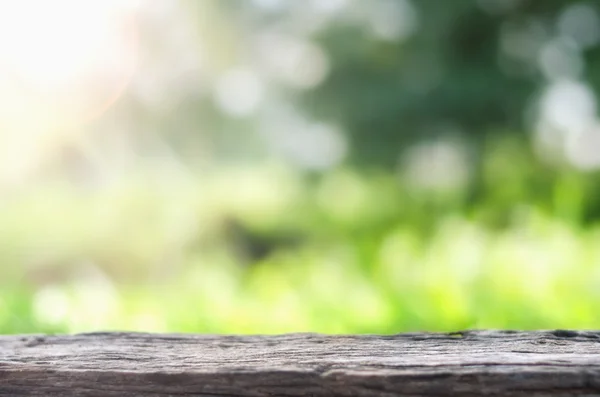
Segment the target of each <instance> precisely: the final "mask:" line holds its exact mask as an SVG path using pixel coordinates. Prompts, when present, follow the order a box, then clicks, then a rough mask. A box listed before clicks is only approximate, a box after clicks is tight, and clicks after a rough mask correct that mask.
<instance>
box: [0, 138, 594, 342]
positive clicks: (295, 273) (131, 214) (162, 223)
mask: <svg viewBox="0 0 600 397" xmlns="http://www.w3.org/2000/svg"><path fill="white" fill-rule="evenodd" d="M504 149H505V150H503V147H502V146H500V147H495V148H494V150H493V152H491V153H488V154H487V156H486V157H485V162H486V163H485V164H484V168H483V173H482V178H483V180H481V181H479V187H478V189H479V190H478V192H477V194H475V196H473V195H472V194H469V192H468V187H464V186H461V187H456V188H455V189H452V188H447V187H445V188H444V189H438V190H435V189H431V188H424V189H420V188H419V187H418V186H413V185H411V183H410V182H409V181H407V180H405V179H404V178H403V176H402V174H399V175H397V174H385V173H381V172H369V171H367V170H362V171H357V170H353V169H349V168H343V169H339V170H335V171H331V172H330V173H328V174H326V175H324V176H323V177H318V178H315V177H303V176H301V175H300V174H298V173H295V172H293V171H292V170H289V169H286V168H285V167H281V166H277V165H273V164H265V165H257V166H255V167H251V168H229V169H220V170H219V171H218V172H216V173H213V174H210V175H206V174H204V175H203V176H201V177H200V176H198V175H192V174H190V175H180V174H177V175H164V172H163V171H161V172H160V173H157V172H153V171H149V170H146V171H145V172H143V173H142V172H140V173H137V174H135V175H130V176H128V177H127V178H124V179H122V180H120V181H118V182H115V183H113V184H112V185H110V186H108V187H106V186H105V187H102V188H101V189H98V190H93V189H92V190H86V189H82V188H77V187H74V186H73V185H70V184H67V183H65V182H64V181H60V180H58V181H55V182H48V183H47V184H45V185H36V186H35V187H33V188H31V189H30V190H26V191H21V192H18V193H16V194H14V195H13V196H5V197H3V198H2V200H1V201H0V225H2V227H1V228H0V241H2V247H0V263H2V264H3V266H2V267H1V268H0V278H1V282H2V293H1V295H0V332H1V333H26V332H77V331H90V330H100V329H102V330H106V329H109V330H116V329H121V330H143V331H174V332H219V333H280V332H297V331H317V332H328V333H341V332H351V333H363V332H376V333H394V332H400V331H408V330H456V329H461V328H523V329H532V328H599V327H600V319H599V318H598V316H597V315H596V313H598V312H600V244H598V241H599V238H600V227H599V226H598V225H597V224H596V223H595V222H593V219H592V220H590V219H585V214H586V213H588V212H589V207H590V206H591V205H592V204H593V203H592V202H591V201H589V202H588V201H586V200H587V198H588V197H589V196H590V194H589V193H590V192H593V191H594V189H595V186H596V185H595V184H596V182H595V179H594V178H595V176H594V175H582V174H577V173H574V172H573V171H571V170H568V169H563V170H561V169H556V170H549V169H546V168H545V167H543V166H541V165H539V164H537V163H535V162H533V161H532V159H531V156H529V157H528V156H527V155H519V150H523V151H524V149H519V148H518V147H517V148H515V147H514V146H511V145H508V146H506V147H504ZM521 154H522V153H521ZM525 154H526V153H525ZM473 197H475V198H473ZM232 219H233V220H235V223H233V224H232V223H231V220H232ZM232 225H233V226H232ZM240 225H241V226H240ZM240 227H241V229H240ZM282 236H292V237H297V238H295V239H291V240H290V241H292V242H289V243H288V242H287V240H285V241H284V240H282V239H281V237H282ZM257 241H258V242H259V243H260V244H263V245H266V246H268V248H269V250H268V252H267V254H264V255H262V254H261V255H259V256H253V251H252V248H253V246H254V245H256V244H257Z"/></svg>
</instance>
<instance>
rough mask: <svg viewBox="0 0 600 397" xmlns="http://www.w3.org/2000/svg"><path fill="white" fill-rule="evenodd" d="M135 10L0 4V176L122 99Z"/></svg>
mask: <svg viewBox="0 0 600 397" xmlns="http://www.w3.org/2000/svg"><path fill="white" fill-rule="evenodd" d="M137 6H138V4H137V1H135V0H103V1H93V0H53V1H44V0H19V1H13V0H0V155H1V157H2V159H0V167H1V168H2V169H0V171H1V172H0V174H2V173H6V172H7V170H8V169H10V168H11V167H13V166H14V164H12V163H11V162H10V161H8V159H9V158H15V159H17V158H18V159H20V160H19V161H18V163H23V161H24V159H23V156H24V157H25V159H28V158H32V157H36V156H37V155H38V153H37V152H40V151H44V150H45V149H44V147H45V146H48V145H50V146H51V145H54V144H55V143H56V141H59V140H60V139H62V137H63V136H64V133H65V131H67V130H70V129H72V128H73V127H76V126H79V125H81V124H82V123H83V122H85V121H88V120H89V119H91V118H93V117H95V116H97V115H99V114H101V113H102V112H103V111H104V110H106V109H107V108H108V107H109V106H110V104H112V103H113V102H114V101H115V100H116V99H117V98H118V97H119V96H120V94H121V93H122V92H123V90H124V88H125V87H126V85H127V83H128V81H129V80H130V78H131V75H132V73H133V71H134V67H135V52H136V25H135V11H136V9H137ZM26 162H27V161H26ZM9 163H10V164H9ZM0 176H1V175H0Z"/></svg>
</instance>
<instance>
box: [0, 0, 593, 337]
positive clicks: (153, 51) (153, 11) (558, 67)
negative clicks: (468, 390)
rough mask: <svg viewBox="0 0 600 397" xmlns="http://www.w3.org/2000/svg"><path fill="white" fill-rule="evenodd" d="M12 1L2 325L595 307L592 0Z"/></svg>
mask: <svg viewBox="0 0 600 397" xmlns="http://www.w3.org/2000/svg"><path fill="white" fill-rule="evenodd" d="M39 15H42V16H43V18H42V17H39ZM0 26H2V27H0V264H1V265H2V266H1V267H0V283H1V285H0V291H1V292H0V333H28V332H79V331H91V330H139V331H169V332H218V333H267V334H269V333H281V332H297V331H315V332H327V333H395V332H401V331H416V330H431V331H438V330H456V329H463V328H522V329H531V328H600V317H599V316H598V315H597V313H600V226H599V223H598V220H599V219H600V178H599V177H598V168H599V167H600V121H599V119H598V114H597V103H596V101H597V99H596V93H597V91H598V89H600V45H599V43H600V6H598V4H597V3H596V2H594V1H591V0H590V1H571V0H544V1H539V0H451V1H442V0H302V1H300V0H298V1H296V0H187V1H176V0H152V1H145V2H142V1H133V0H120V1H119V0H111V1H106V2H100V1H97V2H81V1H75V0H56V1H53V2H43V1H35V0H26V1H22V2H4V3H0Z"/></svg>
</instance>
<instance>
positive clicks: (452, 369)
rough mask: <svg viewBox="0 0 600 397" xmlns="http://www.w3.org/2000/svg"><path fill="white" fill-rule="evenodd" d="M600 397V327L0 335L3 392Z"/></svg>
mask: <svg viewBox="0 0 600 397" xmlns="http://www.w3.org/2000/svg"><path fill="white" fill-rule="evenodd" d="M400 395H402V396H573V395H590V396H591V395H600V332H591V331H587V332H583V331H580V332H576V331H537V332H511V331H467V332H464V333H456V334H435V333H412V334H399V335H393V336H324V335H316V334H291V335H280V336H213V335H185V334H183V335H179V334H138V333H93V334H80V335H73V336H44V335H39V336H36V335H26V336H0V396H13V397H18V396H63V397H67V396H119V397H123V396H202V397H209V396H219V397H233V396H236V397H240V396H244V397H246V396H248V397H250V396H254V397H258V396H283V397H286V396H319V397H320V396H323V397H325V396H334V397H335V396H360V397H374V396H380V397H384V396H385V397H388V396H400Z"/></svg>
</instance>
